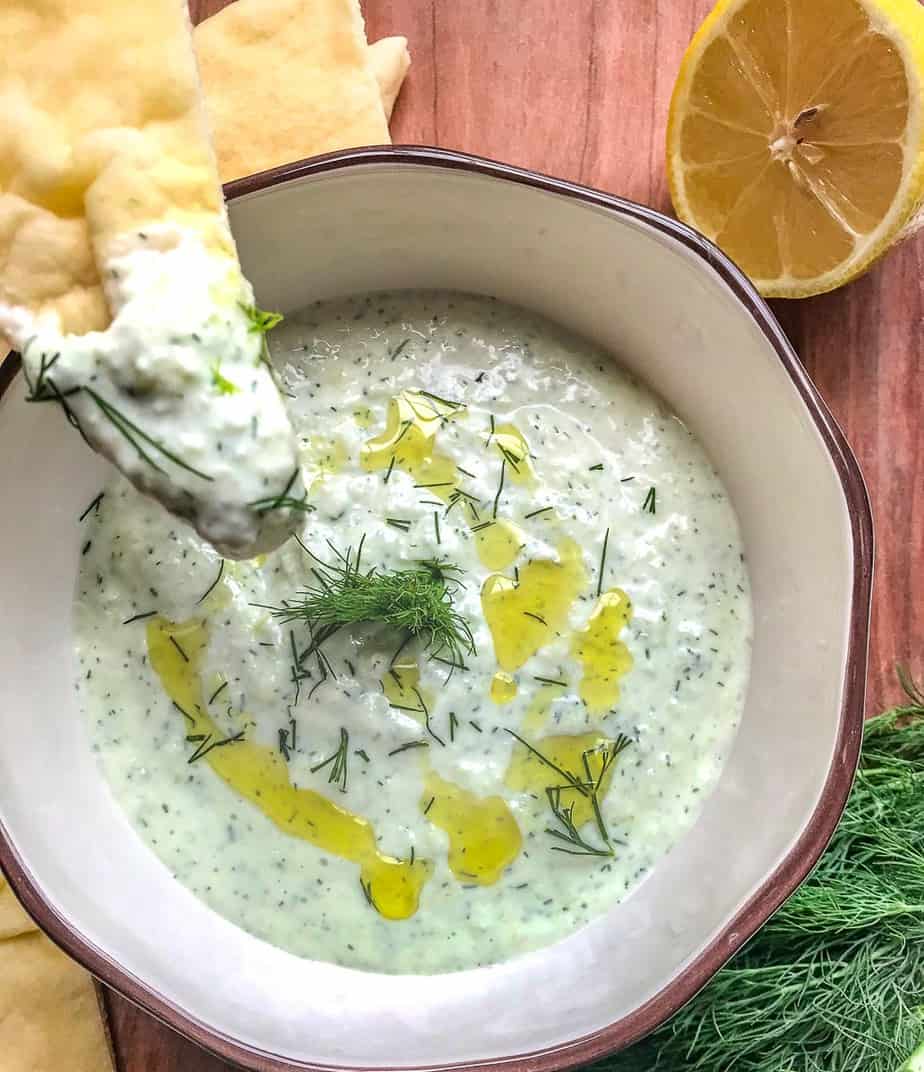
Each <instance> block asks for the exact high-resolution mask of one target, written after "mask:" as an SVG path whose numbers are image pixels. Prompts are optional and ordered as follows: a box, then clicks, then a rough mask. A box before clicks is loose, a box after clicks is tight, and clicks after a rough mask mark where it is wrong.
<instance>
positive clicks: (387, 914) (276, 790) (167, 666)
mask: <svg viewBox="0 0 924 1072" xmlns="http://www.w3.org/2000/svg"><path fill="white" fill-rule="evenodd" d="M208 643H209V629H208V625H207V623H206V622H205V621H203V620H202V619H199V618H192V619H190V620H189V621H186V622H180V623H175V622H171V621H168V620H167V619H166V618H162V617H158V618H155V619H153V620H151V621H149V622H148V624H147V646H148V657H149V659H150V663H151V666H152V667H153V669H154V671H155V672H156V674H157V675H158V677H159V679H160V681H161V684H162V686H163V688H164V691H165V692H166V693H167V695H168V696H169V697H170V699H171V700H172V701H173V703H174V705H175V706H176V707H177V708H179V709H180V710H181V712H182V713H183V714H184V717H185V718H186V719H187V720H188V722H189V725H188V726H187V729H186V733H187V735H188V736H198V735H200V734H201V735H202V736H203V739H205V738H207V737H208V736H211V737H212V738H214V739H216V740H219V741H220V740H222V738H223V735H222V734H221V731H220V730H219V729H218V726H217V725H216V723H215V722H214V721H213V719H212V718H211V716H210V715H209V714H208V712H207V709H206V706H205V704H204V703H203V693H202V664H203V660H204V657H205V653H206V651H207V649H208ZM180 650H182V651H183V652H184V653H185V658H183V657H182V656H181V655H180V653H179V652H180ZM341 743H342V742H341ZM339 751H340V750H339V749H338V753H339ZM335 755H337V753H335ZM200 758H201V759H202V760H203V761H204V762H206V763H207V764H208V765H209V766H210V767H211V768H212V770H213V771H214V772H215V773H216V774H217V775H218V776H219V778H221V779H222V781H224V782H225V783H226V785H227V786H228V787H229V788H230V789H231V790H232V791H233V792H235V793H237V794H238V795H239V796H241V797H243V798H244V799H245V800H247V801H249V802H250V803H251V804H253V805H254V806H255V807H256V808H257V809H258V810H259V811H260V812H262V813H263V815H265V816H266V817H267V818H268V819H269V820H270V821H271V822H273V823H275V825H276V826H277V827H279V829H280V830H282V832H283V833H285V834H289V835H290V836H292V837H297V838H301V839H302V840H303V841H308V842H310V843H311V844H312V845H315V846H316V847H317V848H319V849H321V850H323V851H324V852H329V853H331V854H333V855H336V856H339V857H341V858H342V859H344V860H348V861H350V862H351V863H355V864H357V865H358V866H359V869H360V882H361V884H362V886H363V889H364V890H365V891H366V892H367V895H368V897H367V899H368V901H369V903H370V904H371V905H372V907H374V908H375V910H376V911H377V912H378V913H379V914H380V915H381V916H383V917H384V918H385V919H390V920H399V919H407V918H409V917H410V916H412V915H414V913H415V912H416V911H417V908H418V904H419V901H420V895H421V892H422V890H423V888H424V886H425V885H426V884H427V881H428V880H429V878H430V876H431V874H432V872H433V865H432V863H431V862H430V861H428V860H422V859H415V860H414V861H413V862H410V861H408V860H398V859H395V858H394V857H391V856H386V855H384V854H382V853H380V852H379V851H378V849H377V848H376V838H375V831H374V830H373V828H372V826H371V824H370V823H369V822H368V821H367V820H366V819H364V818H362V817H361V816H359V815H354V814H352V813H351V812H349V811H347V810H346V809H345V808H341V807H340V806H339V805H337V804H335V803H334V802H333V801H332V800H329V799H328V798H327V797H325V796H323V795H322V794H321V793H317V792H315V791H314V790H312V789H301V788H296V787H295V786H294V785H292V783H291V781H290V779H289V771H288V766H287V764H286V762H285V760H284V759H283V757H282V756H281V755H280V753H279V752H278V751H276V750H275V749H272V748H267V747H264V746H263V745H260V744H257V743H256V742H254V741H251V740H247V739H246V738H239V739H237V740H236V741H235V742H234V743H233V746H230V747H213V748H210V749H209V750H208V751H206V752H205V753H204V754H203V755H202V756H201V757H200ZM338 776H339V772H338Z"/></svg>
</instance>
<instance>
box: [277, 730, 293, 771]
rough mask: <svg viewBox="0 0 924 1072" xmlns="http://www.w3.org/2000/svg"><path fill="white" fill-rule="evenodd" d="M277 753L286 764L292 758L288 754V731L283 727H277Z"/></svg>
mask: <svg viewBox="0 0 924 1072" xmlns="http://www.w3.org/2000/svg"><path fill="white" fill-rule="evenodd" d="M279 751H280V753H281V754H282V758H283V759H284V760H285V761H286V763H288V762H289V760H290V759H291V758H292V755H291V753H290V752H289V731H288V730H287V729H285V728H284V727H283V726H280V727H279Z"/></svg>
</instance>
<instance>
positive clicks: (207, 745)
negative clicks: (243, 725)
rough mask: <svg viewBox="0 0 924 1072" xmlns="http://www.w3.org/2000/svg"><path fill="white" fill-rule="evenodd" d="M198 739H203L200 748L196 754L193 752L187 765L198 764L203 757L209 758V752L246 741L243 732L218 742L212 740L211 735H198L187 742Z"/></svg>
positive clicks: (189, 738)
mask: <svg viewBox="0 0 924 1072" xmlns="http://www.w3.org/2000/svg"><path fill="white" fill-rule="evenodd" d="M197 737H201V738H202V740H201V743H200V744H199V747H198V748H197V749H196V750H195V752H193V754H192V755H191V756H190V757H189V759H187V760H186V762H187V763H195V762H197V761H198V760H200V759H202V757H203V756H207V755H208V754H209V752H211V751H212V750H213V749H215V748H224V747H225V746H226V745H229V744H236V743H237V742H238V741H242V740H243V739H244V731H243V730H241V732H240V733H235V734H233V735H232V736H231V737H222V738H221V739H220V740H217V741H213V740H212V735H211V734H210V733H207V734H204V735H203V734H196V735H195V736H194V737H188V738H187V740H189V741H193V740H195V739H196V738H197Z"/></svg>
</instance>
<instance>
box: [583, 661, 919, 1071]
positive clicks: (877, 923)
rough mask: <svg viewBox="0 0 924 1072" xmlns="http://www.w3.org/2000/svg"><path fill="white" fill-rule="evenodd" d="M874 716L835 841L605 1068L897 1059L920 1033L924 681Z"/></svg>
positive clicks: (847, 1065) (882, 1064) (884, 1062)
mask: <svg viewBox="0 0 924 1072" xmlns="http://www.w3.org/2000/svg"><path fill="white" fill-rule="evenodd" d="M899 677H900V681H901V683H902V686H903V688H904V689H905V692H906V694H907V696H908V700H909V702H908V703H907V704H906V705H904V706H901V707H897V708H895V709H894V710H892V711H889V712H887V713H886V714H884V715H880V716H879V717H878V718H874V719H872V720H870V721H869V722H868V723H867V724H866V729H865V733H864V743H863V755H862V758H861V762H860V769H859V772H858V774H857V780H856V783H855V785H854V788H853V792H852V794H851V797H850V800H849V802H848V804H847V809H846V811H845V813H844V818H843V820H842V821H841V824H840V826H839V827H838V829H837V832H836V834H835V835H834V839H833V840H832V842H831V845H830V847H829V848H828V850H827V852H826V853H825V854H824V856H823V857H822V858H821V860H820V861H819V864H818V866H817V867H816V869H815V871H814V872H813V873H812V874H811V875H810V876H809V878H808V879H807V880H806V881H805V883H804V884H803V885H802V886H801V887H800V888H799V890H798V891H797V892H796V893H795V894H794V895H793V896H792V897H791V898H790V900H789V901H787V902H786V904H785V905H783V907H782V908H781V909H780V910H779V911H778V912H777V913H776V915H775V916H774V917H773V918H772V919H771V920H770V921H769V923H767V925H766V926H765V927H764V928H763V930H761V931H760V933H759V934H758V935H757V937H756V938H754V940H753V941H752V942H751V943H750V944H749V945H748V946H746V947H745V949H743V950H742V951H741V952H740V953H739V954H738V955H737V956H736V957H735V958H734V959H733V960H732V961H731V963H730V964H729V965H728V966H727V967H726V968H724V969H723V970H722V971H721V972H719V974H718V975H717V976H716V977H715V979H714V980H713V981H712V983H711V984H710V985H709V986H707V987H706V989H705V990H704V991H703V992H702V993H701V994H699V995H698V996H697V997H696V998H694V999H693V1000H692V1001H691V1002H690V1003H689V1004H688V1005H686V1006H685V1007H684V1008H683V1009H682V1010H681V1011H680V1012H679V1013H678V1014H677V1015H676V1016H675V1017H674V1018H673V1020H671V1021H669V1022H668V1023H667V1024H665V1025H664V1026H663V1027H661V1028H660V1029H659V1030H657V1031H655V1032H654V1033H653V1034H652V1035H650V1036H649V1037H648V1038H647V1039H645V1040H643V1041H642V1042H640V1043H638V1045H636V1046H633V1047H632V1048H631V1049H629V1050H626V1051H625V1052H624V1053H622V1054H618V1055H617V1056H615V1057H612V1058H609V1059H607V1060H605V1061H603V1062H601V1063H600V1064H599V1065H598V1066H596V1067H597V1068H598V1069H599V1070H600V1072H604V1070H605V1072H658V1070H662V1072H679V1070H680V1069H683V1072H861V1070H862V1072H896V1069H898V1068H899V1066H900V1065H901V1063H902V1061H904V1060H905V1059H906V1058H907V1057H908V1055H909V1054H911V1052H912V1051H913V1050H914V1049H915V1047H916V1046H919V1045H920V1044H921V1043H922V1042H924V956H922V954H921V950H922V949H924V691H922V689H921V687H920V686H919V685H916V684H915V683H914V682H913V681H912V680H911V678H910V677H909V676H908V675H907V674H905V673H904V671H902V672H900V675H899Z"/></svg>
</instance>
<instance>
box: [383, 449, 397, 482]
mask: <svg viewBox="0 0 924 1072" xmlns="http://www.w3.org/2000/svg"><path fill="white" fill-rule="evenodd" d="M394 467H395V456H394V454H392V456H391V461H390V462H389V463H388V469H387V470H386V472H385V479H384V480H383V481H382V483H384V484H387V483H388V480H389V478H390V477H391V471H392V469H394Z"/></svg>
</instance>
